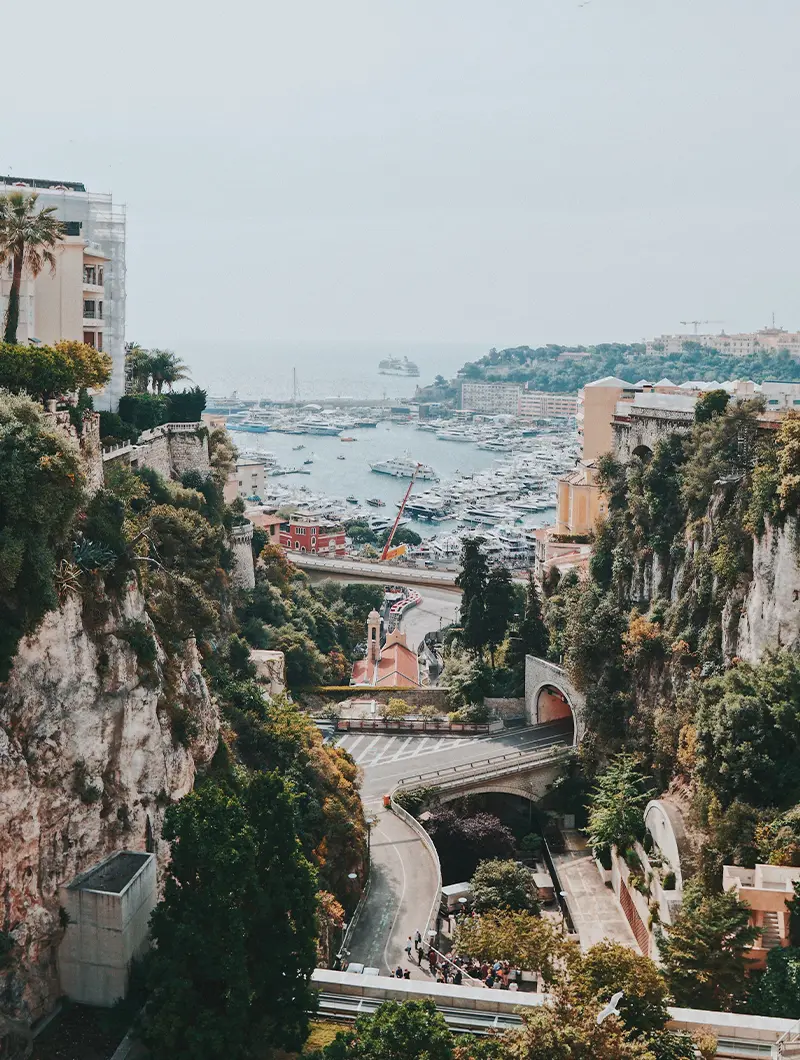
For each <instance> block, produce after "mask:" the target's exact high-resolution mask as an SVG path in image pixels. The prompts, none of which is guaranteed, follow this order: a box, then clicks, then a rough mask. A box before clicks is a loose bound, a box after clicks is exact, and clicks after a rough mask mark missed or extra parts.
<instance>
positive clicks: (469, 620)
mask: <svg viewBox="0 0 800 1060" xmlns="http://www.w3.org/2000/svg"><path fill="white" fill-rule="evenodd" d="M482 544H483V538H481V537H468V538H465V539H464V542H463V544H462V546H461V570H460V572H459V575H458V577H457V578H456V585H457V586H458V587H459V589H461V626H462V629H463V630H464V634H463V639H464V646H465V647H467V648H469V649H470V650H471V651H480V650H481V649H482V648H483V645H484V644H485V643H486V642H485V640H484V634H483V621H484V613H485V602H484V598H485V593H486V582H487V581H488V578H489V564H488V563H487V561H486V556H485V555H484V552H483V549H482V548H481V546H482Z"/></svg>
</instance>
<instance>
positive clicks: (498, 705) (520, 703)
mask: <svg viewBox="0 0 800 1060" xmlns="http://www.w3.org/2000/svg"><path fill="white" fill-rule="evenodd" d="M483 703H484V706H486V707H488V708H489V710H491V711H492V712H493V713H495V714H496V715H497V716H498V718H502V719H503V720H504V721H516V720H517V719H519V718H524V717H525V697H524V696H520V697H519V698H516V699H511V698H509V699H491V698H489V697H488V696H487V697H486V699H484V701H483Z"/></svg>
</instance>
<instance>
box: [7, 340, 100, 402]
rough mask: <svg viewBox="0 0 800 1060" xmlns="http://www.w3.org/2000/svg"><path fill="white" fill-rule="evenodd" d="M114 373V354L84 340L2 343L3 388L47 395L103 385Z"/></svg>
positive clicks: (38, 395) (40, 395)
mask: <svg viewBox="0 0 800 1060" xmlns="http://www.w3.org/2000/svg"><path fill="white" fill-rule="evenodd" d="M110 377H111V358H110V357H109V355H108V354H107V353H101V352H100V351H99V350H95V349H93V348H92V347H91V346H87V345H85V344H84V343H82V342H59V343H58V344H57V345H56V346H12V345H9V344H7V343H0V389H5V390H10V391H12V392H13V393H16V394H19V393H24V394H29V395H30V396H31V397H34V398H39V399H47V398H54V397H58V396H60V395H62V394H69V393H73V392H74V391H79V390H82V389H84V388H86V387H102V386H103V385H104V384H105V383H106V382H107V381H108V380H109V379H110Z"/></svg>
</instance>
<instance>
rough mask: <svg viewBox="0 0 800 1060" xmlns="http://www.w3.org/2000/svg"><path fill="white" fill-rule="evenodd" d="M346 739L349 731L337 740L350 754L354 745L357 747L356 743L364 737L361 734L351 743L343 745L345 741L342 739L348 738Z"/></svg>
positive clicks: (348, 736)
mask: <svg viewBox="0 0 800 1060" xmlns="http://www.w3.org/2000/svg"><path fill="white" fill-rule="evenodd" d="M348 739H350V733H349V732H348V733H346V734H345V735H344V736H343V737H342V738H341V740H340V741H339V746H340V747H344V749H345V751H348V752H349V753H350V754H352V753H353V751H354V749H355V748H356V747H358V745H359V744H360V743H361V741H362V740H363V739H364V737H363V736H356V738H355V739H354V740H353V742H352V743H351V744H347V746H345V742H344V741H345V740H348Z"/></svg>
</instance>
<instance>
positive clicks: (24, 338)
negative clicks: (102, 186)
mask: <svg viewBox="0 0 800 1060" xmlns="http://www.w3.org/2000/svg"><path fill="white" fill-rule="evenodd" d="M26 190H27V191H29V192H31V193H35V194H36V195H37V196H38V201H37V206H38V207H39V208H40V209H41V208H43V207H46V206H55V208H56V211H55V216H56V217H57V218H58V220H60V221H61V222H63V224H64V226H65V239H64V241H63V244H62V245H60V246H59V247H58V248H57V249H56V251H55V257H56V268H55V272H51V271H50V269H49V268H45V269H44V270H43V271H42V272H40V273H39V275H38V276H37V277H36V278H35V279H34V277H33V276H31V275H29V274H27V270H26V272H24V273H23V277H22V287H21V289H20V321H19V328H18V331H17V339H18V341H19V342H20V343H21V344H22V345H27V343H28V342H30V341H34V340H36V341H38V342H42V343H44V344H46V345H52V344H53V343H56V342H58V341H60V340H61V339H67V340H71V341H74V342H85V343H88V345H90V346H94V347H95V349H100V350H105V351H106V352H107V353H109V354H110V355H111V361H112V373H111V380H110V382H109V383H108V385H107V386H106V387H105V389H104V390H103V392H102V395H98V396H96V397H95V408H97V409H98V410H99V409H103V410H108V409H116V407H117V404H118V402H119V399H120V397H121V396H122V394H123V393H124V392H125V211H124V208H120V207H118V206H115V205H114V203H113V202H112V198H111V195H107V194H98V193H96V192H89V191H87V190H86V187H85V185H83V184H78V183H70V182H63V183H59V182H56V181H46V180H38V179H27V178H12V177H0V195H4V194H6V193H8V192H13V191H22V192H25V191H26ZM10 288H11V267H10V265H6V266H4V267H3V268H2V269H0V316H5V311H6V306H7V304H8V294H9V290H10Z"/></svg>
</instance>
